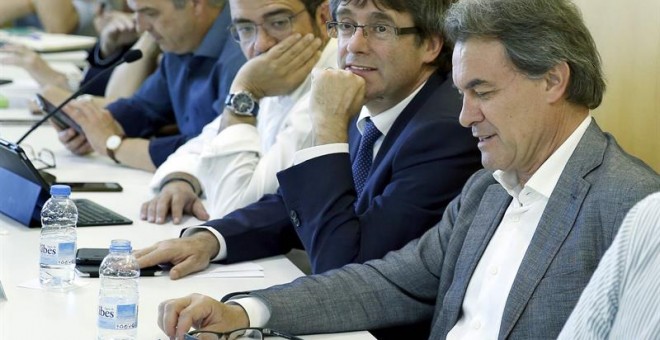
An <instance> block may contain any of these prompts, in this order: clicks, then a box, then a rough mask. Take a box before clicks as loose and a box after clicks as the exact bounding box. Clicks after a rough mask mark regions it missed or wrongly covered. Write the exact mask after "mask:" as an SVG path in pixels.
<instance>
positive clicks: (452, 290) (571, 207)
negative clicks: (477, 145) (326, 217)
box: [252, 122, 660, 339]
mask: <svg viewBox="0 0 660 340" xmlns="http://www.w3.org/2000/svg"><path fill="white" fill-rule="evenodd" d="M658 190H660V177H659V176H658V174H657V173H655V172H654V171H653V170H652V169H650V168H649V167H648V166H646V165H644V164H643V163H642V162H640V161H639V160H637V159H634V158H633V157H631V156H629V155H627V154H625V153H624V152H623V151H622V150H621V149H620V148H619V146H618V145H617V144H616V142H615V141H614V139H613V138H612V137H611V136H609V135H607V134H604V133H603V132H602V131H601V130H600V128H598V126H597V125H596V123H595V122H593V123H592V124H591V125H590V126H589V128H588V129H587V131H586V133H585V135H584V137H583V138H582V139H581V141H580V143H579V144H578V146H577V148H576V150H575V152H574V153H573V155H572V156H571V158H570V160H569V161H568V163H567V165H566V167H565V168H564V170H563V172H562V174H561V176H560V178H559V181H558V183H557V185H556V187H555V189H554V191H553V192H552V195H551V196H550V199H549V201H548V204H547V206H546V209H545V211H544V212H543V215H542V217H541V220H540V221H539V224H538V226H537V229H536V232H535V234H534V236H533V238H532V241H531V243H530V245H529V248H528V249H527V251H526V253H525V256H524V258H523V261H522V263H521V265H520V268H519V269H518V274H517V275H516V278H515V280H514V282H513V286H512V287H511V291H510V292H509V295H508V299H507V302H506V306H505V308H504V313H503V316H502V323H501V327H500V331H499V338H500V339H505V338H513V339H551V338H556V337H557V335H558V334H559V331H560V330H561V328H562V325H563V324H564V322H565V321H566V319H567V318H568V315H569V314H570V312H571V310H572V309H573V307H574V306H575V303H576V302H577V299H578V298H579V296H580V293H581V291H582V290H583V289H584V287H585V286H586V284H587V283H588V281H589V278H590V276H591V274H592V272H593V271H594V269H595V268H596V266H597V264H598V261H599V260H600V258H601V256H602V255H603V253H604V252H605V250H606V249H607V248H608V247H609V245H610V243H611V242H612V239H613V237H614V235H615V234H616V232H617V230H618V228H619V225H620V224H621V221H622V219H623V217H624V215H625V214H626V212H627V211H628V210H629V209H630V207H632V206H633V205H634V204H635V203H636V202H637V201H639V200H641V199H642V198H644V197H645V196H647V195H648V194H650V193H652V192H655V191H658ZM510 201H511V197H510V196H509V195H508V194H507V193H506V191H505V190H504V189H503V188H502V187H501V186H500V185H499V184H498V183H497V182H495V180H494V179H493V177H492V172H491V171H487V170H483V171H480V172H478V173H476V174H475V175H474V176H472V177H471V178H470V180H469V181H468V183H467V184H466V185H465V187H464V189H463V191H462V193H461V195H460V196H459V197H457V198H456V199H454V200H453V201H452V202H451V203H450V204H449V206H448V207H447V209H446V210H445V213H444V215H443V217H442V220H441V221H440V223H438V224H437V225H436V226H435V227H433V228H432V229H431V230H429V231H428V232H427V233H425V234H424V236H423V237H422V238H421V239H419V240H415V241H413V242H410V243H409V244H408V245H406V246H405V247H404V248H403V249H401V250H399V251H397V252H392V253H389V254H388V255H387V256H386V257H385V258H384V259H382V260H374V261H370V262H367V263H366V264H364V265H357V264H352V265H348V266H345V267H344V268H342V269H339V270H335V271H330V272H327V273H325V274H323V275H315V276H311V277H306V278H301V279H298V280H296V281H295V282H294V283H292V284H289V285H282V286H277V287H274V288H271V289H268V290H263V291H257V292H253V293H252V294H254V295H257V296H260V297H261V298H263V299H264V300H265V301H266V302H267V304H268V305H269V307H270V311H271V319H270V322H269V323H268V326H269V327H272V328H276V329H279V330H282V331H287V332H291V333H293V334H305V333H318V332H340V331H348V330H357V329H372V328H381V327H385V326H392V325H400V324H406V323H412V322H419V321H420V320H425V319H432V320H433V321H432V322H433V326H432V332H431V338H432V339H444V338H445V337H446V336H447V333H448V332H449V331H450V330H451V329H452V327H454V325H455V324H456V322H457V321H458V319H459V318H460V314H461V307H462V304H463V299H464V297H465V292H466V290H467V286H468V283H469V282H470V279H471V277H472V274H473V273H474V270H475V268H476V266H477V263H478V262H479V259H480V258H481V256H482V254H483V252H484V250H485V249H486V246H487V245H488V243H489V241H490V239H491V237H492V235H493V233H494V231H495V229H496V228H497V226H498V225H499V223H500V221H501V219H502V216H503V215H504V212H505V211H506V208H507V206H508V205H509V203H510Z"/></svg>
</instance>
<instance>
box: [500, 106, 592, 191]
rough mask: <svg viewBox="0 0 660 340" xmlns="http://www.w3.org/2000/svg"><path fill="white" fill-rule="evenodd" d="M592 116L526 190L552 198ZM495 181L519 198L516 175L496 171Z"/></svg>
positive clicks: (535, 176) (551, 157)
mask: <svg viewBox="0 0 660 340" xmlns="http://www.w3.org/2000/svg"><path fill="white" fill-rule="evenodd" d="M591 120H592V118H591V115H588V116H587V117H586V118H585V119H584V120H583V121H582V123H580V125H578V127H577V128H576V129H575V131H573V133H571V135H570V136H569V137H568V138H567V139H566V140H565V141H564V143H562V144H561V146H560V147H559V148H558V149H557V150H555V152H553V153H552V155H550V157H549V158H548V159H547V160H546V161H545V162H544V163H543V164H542V165H541V167H539V168H538V170H536V172H535V173H534V174H533V175H532V177H531V178H530V179H529V181H527V183H525V188H530V189H531V190H533V191H536V192H538V193H539V194H541V195H543V196H544V197H545V198H550V195H551V194H552V191H554V190H555V186H556V185H557V182H558V181H559V176H561V173H562V171H564V167H565V166H566V164H567V163H568V160H569V159H570V158H571V155H573V151H575V148H576V147H577V145H578V143H579V142H580V139H582V136H584V133H585V132H586V131H587V128H588V127H589V124H591ZM493 177H494V178H495V180H496V181H497V182H498V183H500V185H502V187H504V189H505V190H506V191H507V192H508V193H509V195H511V196H512V197H514V198H516V199H517V198H518V194H519V193H520V191H521V190H522V189H523V188H522V187H521V186H520V183H519V180H518V176H517V175H516V174H515V173H511V172H504V171H501V170H496V171H495V172H493Z"/></svg>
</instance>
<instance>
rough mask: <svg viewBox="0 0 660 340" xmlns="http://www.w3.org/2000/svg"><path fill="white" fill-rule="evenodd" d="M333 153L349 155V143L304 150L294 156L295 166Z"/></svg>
mask: <svg viewBox="0 0 660 340" xmlns="http://www.w3.org/2000/svg"><path fill="white" fill-rule="evenodd" d="M333 153H348V143H333V144H323V145H319V146H313V147H311V148H307V149H302V150H299V151H297V152H296V154H295V155H294V156H293V165H298V164H300V163H303V162H306V161H308V160H310V159H312V158H316V157H321V156H325V155H329V154H333Z"/></svg>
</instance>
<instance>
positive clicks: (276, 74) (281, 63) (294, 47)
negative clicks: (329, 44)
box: [231, 33, 321, 100]
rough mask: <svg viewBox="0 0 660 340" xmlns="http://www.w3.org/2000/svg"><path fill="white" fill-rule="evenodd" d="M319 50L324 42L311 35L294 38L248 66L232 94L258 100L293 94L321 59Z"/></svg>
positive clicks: (237, 78) (295, 36)
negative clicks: (242, 93) (244, 94)
mask: <svg viewBox="0 0 660 340" xmlns="http://www.w3.org/2000/svg"><path fill="white" fill-rule="evenodd" d="M320 48H321V39H319V38H314V36H313V35H312V34H311V33H310V34H307V35H305V36H304V37H301V36H300V34H292V35H291V36H289V37H287V38H286V39H284V40H282V41H281V42H279V43H278V44H277V45H275V46H274V47H273V48H271V49H270V50H268V52H266V53H264V54H262V55H260V56H257V57H255V58H252V59H250V60H249V61H248V62H247V63H245V64H244V65H243V66H242V67H241V69H240V70H239V71H238V73H237V74H236V77H235V78H234V81H233V83H232V86H231V92H238V91H241V90H245V91H248V92H250V93H251V94H252V95H254V96H255V98H256V99H257V100H258V99H261V98H263V97H272V96H279V95H283V94H287V93H291V91H293V90H295V89H296V88H297V87H298V86H300V84H302V82H303V81H304V80H305V78H307V75H309V72H311V70H312V68H313V67H314V65H316V63H317V62H318V60H319V58H321V50H319V49H320Z"/></svg>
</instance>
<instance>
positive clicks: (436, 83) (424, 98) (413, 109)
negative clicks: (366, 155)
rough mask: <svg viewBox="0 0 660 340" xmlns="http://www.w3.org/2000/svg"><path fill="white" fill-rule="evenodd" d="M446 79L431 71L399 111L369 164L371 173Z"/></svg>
mask: <svg viewBox="0 0 660 340" xmlns="http://www.w3.org/2000/svg"><path fill="white" fill-rule="evenodd" d="M446 79H447V78H446V77H444V76H442V75H440V74H438V73H437V72H436V73H433V74H432V75H431V77H429V79H428V80H427V81H426V84H424V87H422V89H421V90H420V91H419V92H418V93H417V95H416V96H415V98H413V100H411V101H410V103H409V104H408V105H407V106H406V108H404V109H403V111H401V114H399V117H397V119H396V120H395V121H394V124H392V127H391V128H390V131H389V132H388V133H387V135H386V136H385V138H384V139H383V143H382V144H381V146H380V151H378V154H376V157H375V158H374V162H373V165H372V166H371V172H372V173H373V171H374V169H376V168H377V167H378V165H379V164H380V163H381V161H382V160H383V159H384V158H385V155H386V154H387V153H388V151H390V150H391V149H392V146H394V143H396V141H397V140H398V138H399V136H400V135H401V133H402V132H403V130H404V129H405V128H406V126H407V125H408V122H410V120H411V119H412V118H413V117H414V116H415V115H416V114H417V112H420V110H421V109H422V107H424V104H426V102H428V101H429V99H430V98H431V96H433V94H434V93H435V91H436V90H437V89H438V88H439V87H440V86H441V84H442V83H443V82H444V81H445V80H446ZM356 151H357V149H356Z"/></svg>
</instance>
